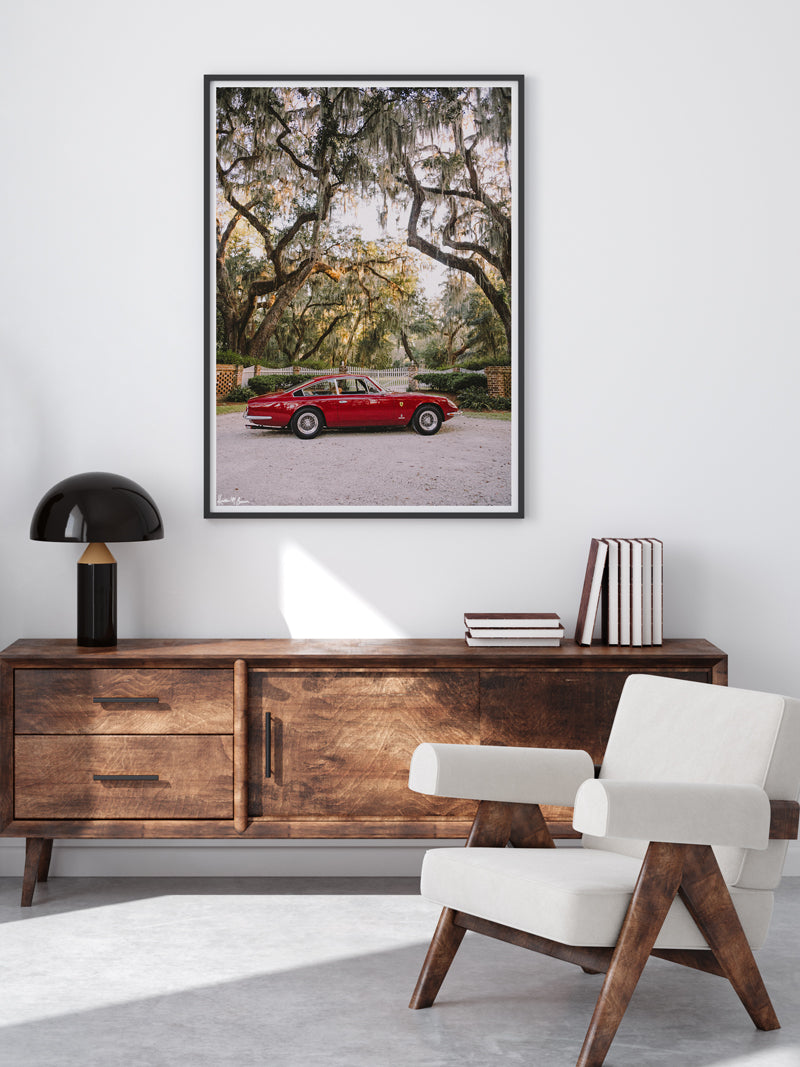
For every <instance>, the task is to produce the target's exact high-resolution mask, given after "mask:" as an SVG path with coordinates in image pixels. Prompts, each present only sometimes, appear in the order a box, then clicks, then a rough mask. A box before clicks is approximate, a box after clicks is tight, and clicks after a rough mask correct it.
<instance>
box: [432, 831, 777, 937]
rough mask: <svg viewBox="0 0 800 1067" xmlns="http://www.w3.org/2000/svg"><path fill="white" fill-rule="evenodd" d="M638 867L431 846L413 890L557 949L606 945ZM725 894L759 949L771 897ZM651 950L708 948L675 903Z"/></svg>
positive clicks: (565, 851)
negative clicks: (544, 940) (547, 941)
mask: <svg viewBox="0 0 800 1067" xmlns="http://www.w3.org/2000/svg"><path fill="white" fill-rule="evenodd" d="M640 868H641V860H639V859H636V858H635V857H632V856H624V855H621V854H619V853H617V852H604V851H602V850H600V849H596V848H593V849H583V848H580V847H566V848H565V847H562V848H555V849H526V848H519V849H517V848H505V849H504V848H438V849H432V850H431V851H429V852H427V853H426V854H425V860H424V863H423V865H422V881H421V893H422V896H423V897H424V898H425V899H426V900H430V901H432V902H433V903H436V904H439V905H441V906H442V907H447V908H452V909H453V910H455V911H464V912H467V913H468V914H470V915H476V916H478V917H479V918H482V919H489V920H491V921H492V922H496V923H501V924H502V925H503V926H510V927H513V928H515V929H517V930H525V931H526V932H528V933H531V934H537V935H538V936H539V937H546V938H549V939H550V940H551V941H558V942H560V943H561V944H564V945H584V946H597V947H611V946H613V945H615V944H616V941H617V938H618V936H619V932H620V928H621V927H622V921H623V919H624V918H625V912H626V911H627V908H628V904H629V903H630V899H631V894H632V892H633V888H634V886H635V884H636V879H637V877H638V874H639V870H640ZM730 893H731V898H732V900H733V902H734V905H735V907H736V911H737V913H738V915H739V919H740V921H741V923H742V926H743V928H744V932H745V934H746V936H747V939H748V941H749V942H750V945H751V947H752V948H760V947H761V946H762V945H763V943H764V941H765V939H766V936H767V929H768V927H769V921H770V917H771V915H772V893H771V892H769V891H768V890H753V889H737V888H736V887H732V888H731V889H730ZM656 948H661V949H668V948H672V949H705V948H708V945H707V944H706V942H705V939H704V938H703V935H702V934H701V933H700V931H699V930H698V928H697V926H696V925H695V923H694V920H693V919H692V918H691V916H690V915H689V913H688V911H687V910H686V908H685V906H684V904H683V902H682V901H681V900H679V899H676V900H675V902H674V903H673V905H672V907H671V908H670V911H669V914H668V915H667V918H666V921H665V923H664V925H663V927H662V929H661V932H660V934H659V936H658V940H657V941H656Z"/></svg>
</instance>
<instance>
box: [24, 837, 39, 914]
mask: <svg viewBox="0 0 800 1067" xmlns="http://www.w3.org/2000/svg"><path fill="white" fill-rule="evenodd" d="M43 849H44V838H43V837H28V838H26V839H25V872H24V874H23V875H22V900H21V901H20V907H23V908H29V907H30V906H31V904H32V903H33V891H34V889H35V888H36V878H37V876H38V873H39V864H40V863H41V860H42V851H43Z"/></svg>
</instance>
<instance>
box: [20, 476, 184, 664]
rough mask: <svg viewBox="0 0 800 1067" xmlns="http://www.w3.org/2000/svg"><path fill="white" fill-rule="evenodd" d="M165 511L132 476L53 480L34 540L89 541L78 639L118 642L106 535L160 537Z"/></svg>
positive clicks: (82, 566)
mask: <svg viewBox="0 0 800 1067" xmlns="http://www.w3.org/2000/svg"><path fill="white" fill-rule="evenodd" d="M163 536H164V527H163V525H162V523H161V515H160V514H159V512H158V508H157V507H156V505H155V503H154V502H153V499H152V497H151V496H150V494H149V493H146V492H145V490H144V489H142V487H141V486H140V485H137V484H136V482H132V481H131V480H130V478H123V477H122V476H121V475H119V474H108V473H106V472H104V471H89V472H87V473H86V474H75V475H73V476H72V477H71V478H65V479H64V481H63V482H59V483H58V485H54V486H53V488H52V489H50V490H49V491H48V492H47V493H45V495H44V496H43V497H42V499H41V500H40V501H39V504H38V506H37V508H36V511H35V512H34V513H33V519H32V520H31V539H32V540H34V541H78V542H86V541H88V542H89V547H88V548H87V549H86V551H85V552H84V553H83V555H82V556H81V558H80V559H79V560H78V644H79V645H88V646H93V647H103V646H108V645H115V644H116V643H117V561H116V560H115V559H114V557H113V556H112V555H111V553H110V552H109V550H108V549H107V548H106V545H105V542H106V541H112V542H113V541H157V540H159V539H160V538H162V537H163Z"/></svg>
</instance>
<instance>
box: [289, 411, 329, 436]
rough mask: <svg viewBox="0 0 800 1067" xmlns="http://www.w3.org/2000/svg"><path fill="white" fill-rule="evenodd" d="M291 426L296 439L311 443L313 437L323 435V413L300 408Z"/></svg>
mask: <svg viewBox="0 0 800 1067" xmlns="http://www.w3.org/2000/svg"><path fill="white" fill-rule="evenodd" d="M290 425H291V429H292V433H293V434H294V435H295V437H301V438H303V440H306V441H310V440H311V438H312V437H316V436H317V435H318V434H320V433H322V429H323V427H324V425H325V422H324V420H323V418H322V413H321V412H319V411H317V410H316V408H300V410H299V411H296V412H295V414H294V416H293V417H292V421H291V423H290Z"/></svg>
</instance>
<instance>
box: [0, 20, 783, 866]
mask: <svg viewBox="0 0 800 1067" xmlns="http://www.w3.org/2000/svg"><path fill="white" fill-rule="evenodd" d="M387 10H388V14H385V13H384V12H385V11H387ZM487 12H488V15H487ZM799 35H800V7H798V5H797V4H796V3H793V2H792V0H571V2H570V3H556V2H552V0H551V2H545V0H506V2H505V3H501V4H495V5H493V6H487V5H486V4H485V3H482V4H478V3H475V2H473V0H462V3H460V4H459V5H458V6H457V8H454V7H453V5H451V4H445V3H441V4H431V3H430V2H428V0H425V2H420V0H407V2H406V3H404V4H403V5H401V6H397V7H395V8H392V9H385V8H383V9H382V8H380V6H377V7H376V5H375V4H374V3H373V2H372V0H370V2H363V0H351V2H349V3H343V4H338V5H331V4H330V3H327V2H322V0H307V2H306V3H305V4H303V5H302V8H298V7H297V6H296V5H286V4H265V3H263V0H257V2H256V0H238V2H237V3H236V4H235V5H229V6H228V7H227V8H226V7H225V6H224V5H220V4H219V3H217V2H211V0H158V2H155V0H139V2H138V3H136V4H132V3H123V2H109V0H69V2H64V0H29V2H28V3H27V4H16V3H14V4H12V3H11V0H2V11H1V12H0V78H1V79H2V91H0V133H1V134H2V167H0V183H2V203H3V205H4V214H3V225H2V234H3V244H2V247H3V252H4V254H3V256H2V258H0V294H2V297H1V299H2V315H0V360H1V363H0V372H1V374H2V377H0V449H2V453H1V454H2V465H1V466H0V498H1V499H2V501H3V507H2V509H0V537H1V538H2V550H1V551H0V597H1V598H2V607H1V608H0V643H2V645H5V644H6V643H9V642H11V641H12V640H14V639H15V638H17V637H18V636H21V635H25V636H71V635H72V634H73V633H74V625H75V623H74V614H75V604H74V562H75V559H76V558H77V555H78V554H79V553H78V550H76V549H75V548H73V547H71V546H65V545H47V544H40V543H34V542H31V541H29V540H28V524H29V522H30V517H31V514H32V511H33V509H34V507H35V504H36V502H37V500H38V499H39V497H40V496H41V494H42V493H43V492H44V490H46V489H47V488H48V487H49V486H50V485H51V484H53V483H54V482H56V481H58V480H59V479H61V478H63V477H66V476H67V475H69V474H73V473H76V472H79V471H81V470H90V469H100V470H103V469H105V470H116V471H119V472H120V473H124V474H126V475H128V476H129V477H132V478H134V479H135V480H137V481H140V482H141V483H142V484H143V485H144V486H146V487H147V488H148V489H149V490H150V492H151V493H152V494H153V496H154V497H155V499H156V500H157V502H158V503H159V505H160V507H161V509H162V513H163V517H164V521H165V526H166V531H167V536H166V539H165V540H164V541H162V542H159V543H154V544H149V545H119V546H117V549H116V550H115V554H116V555H117V557H118V559H119V562H120V613H119V629H120V634H121V635H122V636H156V635H161V636H241V637H251V636H267V637H269V636H278V635H285V634H287V633H290V632H291V633H292V634H293V635H294V636H334V635H336V634H342V635H348V636H365V637H369V636H381V635H384V634H386V635H408V636H419V637H421V636H458V635H459V633H460V632H461V615H462V613H463V611H464V609H466V608H475V607H480V608H483V609H486V610H526V609H528V610H530V609H537V610H550V611H558V612H559V613H560V614H561V615H562V617H563V618H564V619H565V620H566V622H567V624H568V625H574V620H575V614H576V608H577V600H578V595H579V590H580V584H581V580H582V575H583V567H584V562H585V556H586V551H587V548H588V543H589V539H590V537H592V536H593V535H594V536H603V535H607V534H628V535H635V534H650V535H655V536H659V537H661V538H663V540H664V542H665V545H666V583H667V587H666V607H665V612H666V633H667V635H668V636H703V637H707V638H709V639H710V640H712V641H714V642H715V643H716V644H718V645H719V646H720V647H721V648H723V649H725V650H726V651H727V652H728V653H729V655H730V680H731V683H732V684H734V685H741V686H750V687H753V688H765V689H775V690H780V691H788V692H793V693H798V694H800V657H799V656H798V654H797V649H796V637H797V630H798V625H797V622H798V620H797V614H798V605H800V567H798V551H797V531H798V528H799V527H800V523H799V522H798V518H800V508H799V506H798V499H797V498H798V494H797V487H796V478H795V477H794V474H795V468H796V457H797V456H798V454H800V448H799V447H798V446H799V445H800V428H799V427H800V420H798V418H797V415H796V411H795V409H796V405H797V399H798V384H799V381H800V372H799V371H798V353H799V352H800V300H798V292H800V258H799V257H798V249H799V248H800V211H799V210H798V196H797V190H798V188H800V148H799V147H798V140H797V125H796V116H797V106H798V97H799V96H800V67H799V66H798V64H797V62H796V42H797V40H798V36H799ZM382 71H385V72H387V73H395V74H413V73H419V74H426V73H446V74H459V73H478V74H502V73H504V72H510V73H523V74H524V75H525V76H526V108H527V122H526V166H527V182H526V207H527V215H526V249H525V252H526V271H527V285H526V292H525V303H526V323H527V345H526V356H525V358H526V366H527V379H526V400H525V408H526V418H527V447H526V457H525V458H526V494H527V501H528V504H527V511H528V515H527V518H525V519H524V520H485V519H484V520H369V521H365V520H361V521H359V520H357V519H356V520H341V521H339V520H324V519H318V520H304V521H289V520H276V519H272V520H252V521H251V520H246V521H245V520H237V521H229V520H222V519H218V520H213V521H208V520H204V519H203V518H202V497H203V487H202V448H203V421H202V373H203V372H202V368H203V291H202V258H203V241H202V177H203V171H202V166H203V160H202V75H203V74H205V73H223V74H245V73H255V74H262V73H263V74H283V73H286V74H290V73H291V74H294V73H301V74H304V73H317V74H336V73H342V74H351V73H355V74H375V73H380V72H382ZM415 551H419V553H420V554H421V555H422V556H424V557H425V558H426V559H429V558H430V557H433V556H435V557H437V558H438V559H439V560H442V561H443V560H445V559H446V560H447V561H448V563H446V564H445V563H444V562H442V563H440V564H439V566H438V567H437V568H436V572H435V573H434V572H433V571H432V569H431V568H427V567H426V568H424V569H423V570H422V571H421V572H420V571H417V569H415V568H413V567H411V566H403V567H391V568H390V567H388V566H386V565H385V564H384V561H385V560H386V559H387V557H389V556H392V555H397V556H399V557H402V558H404V559H407V560H409V561H410V560H411V559H413V555H414V552H415ZM261 559H263V560H264V563H263V565H260V564H259V560H261ZM309 565H311V566H312V567H314V568H318V570H319V573H320V576H321V579H320V580H321V581H322V582H323V587H324V588H325V589H326V590H327V594H326V595H327V596H330V595H331V594H335V592H336V590H337V589H338V590H339V594H338V595H339V596H340V597H341V604H340V606H339V607H338V610H337V611H336V612H335V613H334V612H331V611H330V610H327V608H326V607H325V606H324V604H323V606H322V608H321V607H320V604H319V603H317V602H315V600H314V598H313V597H304V596H301V594H304V590H305V586H304V580H303V578H302V576H301V572H302V571H303V569H304V568H305V567H307V566H309ZM376 571H377V572H378V574H379V575H380V578H379V580H376ZM426 572H427V573H426ZM354 576H357V577H355V578H354ZM432 590H434V592H432ZM290 624H291V625H290ZM168 851H169V850H167V852H168Z"/></svg>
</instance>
